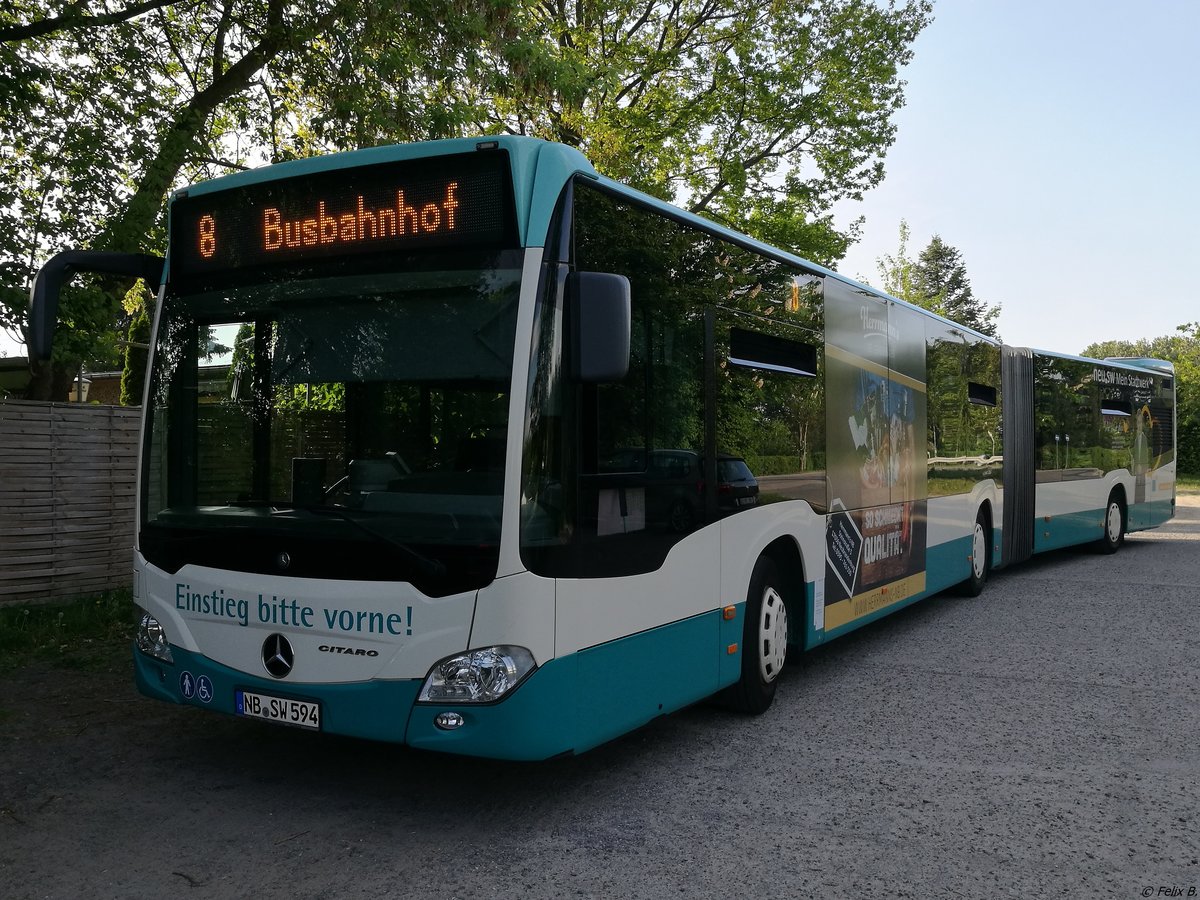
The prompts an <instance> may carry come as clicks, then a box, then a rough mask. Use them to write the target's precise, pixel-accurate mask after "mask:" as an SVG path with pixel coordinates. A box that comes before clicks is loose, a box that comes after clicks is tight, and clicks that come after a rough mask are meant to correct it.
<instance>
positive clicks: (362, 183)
mask: <svg viewBox="0 0 1200 900" xmlns="http://www.w3.org/2000/svg"><path fill="white" fill-rule="evenodd" d="M514 244H515V220H514V215H513V202H512V177H511V171H510V168H509V163H508V154H506V153H504V152H502V151H493V152H483V153H467V154H456V155H453V156H441V157H432V158H428V159H420V160H410V161H404V162H395V163H381V164H376V165H371V166H359V167H354V168H346V169H340V170H337V171H335V172H323V173H319V174H316V175H303V176H297V177H294V178H286V179H280V180H278V181H271V182H266V183H263V184H254V185H248V186H246V187H244V188H231V189H230V190H227V191H219V192H215V193H211V194H203V195H200V196H197V197H181V198H179V199H178V200H176V201H175V203H174V204H173V205H172V207H171V260H170V277H171V279H172V281H175V280H179V279H184V280H186V279H197V280H200V281H206V280H208V279H209V278H210V277H212V276H220V275H227V274H230V273H232V272H234V271H236V270H241V269H263V268H271V267H275V266H278V265H287V264H291V265H293V266H294V265H303V264H307V263H316V262H321V261H326V260H337V259H344V258H346V257H358V256H363V255H367V254H388V253H391V252H400V253H411V252H421V251H424V250H433V249H447V248H450V249H453V248H460V247H461V248H476V247H497V248H499V247H503V246H512V245H514Z"/></svg>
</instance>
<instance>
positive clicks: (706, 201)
mask: <svg viewBox="0 0 1200 900" xmlns="http://www.w3.org/2000/svg"><path fill="white" fill-rule="evenodd" d="M131 10H132V12H131ZM930 11H931V5H930V3H929V0H907V2H904V3H901V4H897V3H893V2H889V3H887V4H886V5H884V4H879V3H876V2H874V0H809V2H805V3H800V4H794V3H782V2H777V0H773V2H769V3H767V4H766V5H762V4H751V3H748V2H746V0H680V2H670V3H661V2H651V3H648V4H647V3H641V2H634V0H617V2H616V3H615V4H614V3H611V2H605V3H598V2H595V0H584V2H580V3H576V4H550V3H538V2H533V0H495V2H490V3H487V4H461V3H457V2H450V0H431V2H428V3H422V4H401V3H395V2H393V0H312V2H309V3H304V4H292V3H286V2H284V0H219V2H214V3H194V2H186V3H177V2H176V3H171V2H166V0H164V2H162V3H159V4H156V3H153V2H152V3H150V4H149V5H148V7H146V8H145V9H144V10H143V9H142V5H141V4H136V5H134V6H131V7H118V6H116V5H115V4H112V3H103V4H101V3H93V4H73V3H72V4H65V3H62V4H58V3H56V4H54V5H52V6H50V7H47V6H46V5H45V4H39V3H36V2H30V0H15V2H14V3H10V4H8V5H7V6H6V7H5V9H4V11H2V12H0V143H2V144H3V145H4V146H5V148H6V150H9V149H11V152H6V153H5V154H3V155H2V156H0V327H5V328H8V329H9V330H11V331H14V332H21V331H23V330H24V329H25V327H26V320H25V316H26V302H27V301H26V297H27V295H28V287H29V283H30V281H31V279H32V276H33V274H34V272H35V271H36V269H37V268H38V267H39V266H40V265H41V264H42V263H43V262H44V261H45V260H46V259H47V258H48V257H49V256H50V255H51V254H52V253H53V252H56V251H58V250H61V249H64V248H72V247H76V248H94V249H105V250H118V251H135V250H143V251H149V252H160V251H161V248H162V246H163V238H164V225H165V221H164V200H165V197H166V195H167V193H168V191H170V190H171V189H172V188H174V187H179V186H182V185H184V184H186V183H189V182H193V181H196V180H201V179H207V178H211V177H213V176H215V175H219V174H223V173H225V172H228V171H231V170H238V169H241V168H245V167H247V166H252V165H258V164H261V163H262V162H274V161H279V160H283V159H291V158H295V157H299V156H309V155H313V154H316V153H322V152H328V151H331V150H342V149H348V148H354V147H359V146H364V145H375V144H380V143H389V142H398V141H406V140H415V139H424V138H435V137H444V136H449V135H455V134H463V133H468V132H480V131H483V132H495V131H497V130H503V131H509V132H512V133H521V134H532V135H539V136H542V137H547V138H551V139H555V140H560V141H564V142H566V143H568V144H572V145H575V146H578V147H580V148H581V149H582V150H584V151H585V152H586V153H587V154H588V155H589V156H590V157H591V158H592V159H593V161H594V162H595V163H596V165H597V166H598V168H600V170H601V171H603V172H605V173H606V174H608V175H612V176H614V177H616V178H620V179H624V180H627V181H630V182H632V183H634V184H635V185H637V186H640V187H642V188H644V189H646V190H647V191H649V192H651V193H654V194H656V195H658V196H662V197H668V198H671V199H675V200H678V201H680V202H682V203H685V204H686V205H688V206H689V207H690V208H691V209H692V210H694V211H697V212H702V213H704V214H706V215H709V216H711V217H713V218H715V219H718V220H720V221H723V222H726V223H728V224H731V225H734V226H736V227H740V228H743V229H745V230H747V231H749V232H750V233H752V234H755V235H757V236H759V237H762V238H763V239H765V240H768V241H770V242H773V243H776V244H778V245H781V246H784V247H789V248H793V249H795V250H797V251H799V252H801V253H803V254H805V255H807V256H809V257H811V258H813V259H816V260H818V261H820V262H826V263H832V262H834V261H835V260H836V259H838V258H840V257H841V256H842V254H843V253H844V251H845V249H846V246H847V245H848V243H849V242H850V241H851V240H853V239H854V238H855V237H856V235H857V231H856V228H857V226H852V227H850V228H849V229H846V230H839V229H837V228H836V227H835V226H834V223H833V219H832V217H831V214H830V210H831V207H832V205H833V203H834V202H835V201H837V200H838V199H842V198H846V197H859V196H861V195H862V192H863V191H865V190H867V189H868V188H870V187H872V186H873V185H875V184H878V183H879V181H880V180H881V179H882V177H883V165H882V160H883V154H884V152H885V151H886V149H887V148H888V147H889V146H890V145H891V143H892V141H893V139H894V136H895V125H894V124H893V122H892V117H893V114H894V113H895V111H896V110H897V109H898V108H899V107H900V106H901V105H902V104H903V102H904V95H903V82H902V81H901V80H900V78H899V72H900V69H901V68H902V67H903V66H904V65H905V64H906V63H907V62H908V61H909V59H910V58H911V56H912V44H913V41H914V40H915V38H916V36H917V34H918V33H919V32H920V31H921V29H922V28H923V27H924V26H925V25H926V24H927V23H928V22H929V20H930ZM32 123H36V127H31V124H32ZM127 287H128V285H127V284H119V283H114V282H112V281H111V280H110V281H102V282H97V283H95V284H92V285H82V286H79V287H75V288H72V289H70V290H68V291H66V292H64V295H63V301H62V304H61V308H60V327H59V329H58V334H57V336H56V337H57V341H56V345H55V356H54V359H55V363H54V366H53V371H51V370H47V371H45V372H41V373H40V374H39V375H38V376H37V377H36V378H35V386H34V391H35V395H36V394H38V393H40V394H41V395H44V396H49V395H50V394H51V393H53V392H55V391H57V390H59V389H60V388H61V384H62V378H61V377H60V376H61V374H62V373H63V372H68V373H69V372H72V371H74V369H75V367H76V366H77V365H78V363H79V361H80V360H87V359H91V358H93V357H95V356H96V355H97V354H99V353H102V352H111V351H112V349H113V348H112V344H113V343H114V338H113V337H112V335H113V334H114V333H116V332H115V331H114V326H116V328H117V330H119V331H120V332H124V331H125V329H126V327H127V325H128V321H127V320H125V319H123V317H122V314H121V308H120V299H121V297H122V295H123V294H124V292H125V290H126V288H127ZM105 335H109V337H107V338H106V337H105ZM105 341H107V342H108V345H109V346H108V348H107V351H106V350H105V347H104V346H103V345H104V343H105ZM43 376H44V377H43Z"/></svg>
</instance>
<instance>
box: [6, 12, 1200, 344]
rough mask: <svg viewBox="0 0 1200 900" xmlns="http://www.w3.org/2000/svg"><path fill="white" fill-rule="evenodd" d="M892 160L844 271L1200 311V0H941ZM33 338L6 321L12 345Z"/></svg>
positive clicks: (1019, 330)
mask: <svg viewBox="0 0 1200 900" xmlns="http://www.w3.org/2000/svg"><path fill="white" fill-rule="evenodd" d="M934 17H935V18H934V21H933V24H931V25H930V26H929V27H928V28H927V29H926V30H925V31H924V32H923V33H922V34H921V36H920V37H919V38H918V39H917V42H916V45H915V56H914V59H913V62H912V63H911V64H910V65H909V66H908V67H907V68H906V69H905V70H904V72H903V77H904V79H905V80H906V81H907V82H908V85H907V88H906V96H907V104H906V105H905V107H904V108H903V109H902V110H900V112H899V113H898V114H897V115H896V118H895V121H896V124H897V126H898V133H897V137H896V142H895V144H894V145H893V146H892V147H891V148H890V150H889V151H888V154H887V158H886V168H887V177H886V178H885V180H884V182H883V183H882V184H881V185H880V186H879V187H876V188H874V189H873V190H871V191H870V192H868V193H867V194H866V195H865V196H864V198H863V200H862V201H844V202H842V203H840V204H838V205H837V207H835V218H836V220H837V222H838V224H839V225H841V226H846V225H849V223H851V222H852V221H854V220H855V219H857V218H859V217H862V218H863V220H864V221H863V225H862V238H861V240H860V242H859V243H858V244H856V245H854V246H852V247H851V248H850V251H849V252H848V254H847V256H846V258H845V259H844V260H843V261H842V262H841V263H839V264H838V265H837V267H836V268H837V269H838V271H840V272H842V273H844V274H846V275H849V276H851V277H864V278H866V279H867V280H869V281H871V282H874V283H876V284H878V283H880V282H881V277H880V275H879V270H878V267H877V265H876V260H877V259H878V258H879V257H880V256H882V255H884V254H886V253H893V254H894V253H895V252H896V251H897V249H898V244H899V229H900V221H901V219H904V220H906V221H907V222H908V225H909V228H910V229H911V236H910V239H909V251H910V253H911V255H913V256H915V255H916V254H917V253H919V251H920V250H921V248H922V247H924V246H925V245H926V244H928V242H929V240H930V238H931V237H932V236H933V235H934V234H938V235H940V236H941V238H942V240H943V241H945V242H946V243H948V244H950V245H951V246H953V247H955V248H957V249H958V250H959V251H960V253H961V254H962V258H963V261H964V263H965V264H966V268H967V274H968V276H969V277H970V279H971V285H972V288H973V289H974V292H975V295H976V296H977V297H979V298H981V299H982V300H984V301H986V302H988V303H990V304H996V303H999V304H1000V305H1001V308H1002V312H1001V315H1000V335H1001V337H1003V338H1004V340H1005V341H1007V342H1008V343H1010V344H1017V345H1021V346H1032V347H1040V348H1043V349H1049V350H1059V351H1064V352H1068V353H1078V352H1080V351H1082V350H1083V348H1084V347H1086V346H1087V345H1088V344H1090V343H1093V342H1095V341H1102V340H1112V339H1131V340H1132V339H1136V338H1143V337H1147V338H1151V337H1157V336H1159V335H1165V334H1171V333H1173V332H1174V331H1175V328H1176V326H1178V325H1181V324H1183V323H1185V322H1192V321H1200V288H1197V283H1198V280H1197V278H1196V277H1195V276H1194V274H1193V271H1192V268H1193V266H1194V264H1195V263H1196V261H1197V256H1198V255H1200V178H1198V174H1200V173H1198V171H1197V170H1198V166H1197V158H1198V155H1200V0H1143V2H1142V3H1140V4H1133V3H1130V2H1128V0H1124V2H1121V3H1116V2H1112V0H940V2H937V3H936V4H935V8H934ZM5 352H7V355H9V356H13V355H22V354H23V353H24V348H23V347H19V346H18V345H15V344H13V343H12V342H10V341H9V340H8V339H7V338H5V337H2V336H0V354H4V353H5Z"/></svg>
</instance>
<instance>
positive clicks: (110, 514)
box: [0, 400, 141, 606]
mask: <svg viewBox="0 0 1200 900" xmlns="http://www.w3.org/2000/svg"><path fill="white" fill-rule="evenodd" d="M140 421H141V410H140V409H138V408H125V407H120V406H91V405H88V404H77V403H36V402H31V401H22V400H4V401H0V606H2V605H11V604H16V603H33V602H41V601H46V600H53V599H60V598H69V597H78V596H83V595H86V594H93V593H98V592H101V591H107V590H112V589H115V588H120V587H127V586H128V585H129V583H130V580H131V577H132V571H133V521H134V519H133V508H134V503H135V496H136V478H137V444H138V426H139V423H140Z"/></svg>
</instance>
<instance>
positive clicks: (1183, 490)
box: [1175, 475, 1200, 494]
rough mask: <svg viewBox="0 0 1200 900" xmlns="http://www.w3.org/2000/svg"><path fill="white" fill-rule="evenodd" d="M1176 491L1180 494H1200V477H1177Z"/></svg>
mask: <svg viewBox="0 0 1200 900" xmlns="http://www.w3.org/2000/svg"><path fill="white" fill-rule="evenodd" d="M1175 490H1176V491H1177V492H1178V493H1180V494H1200V475H1176V476H1175Z"/></svg>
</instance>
